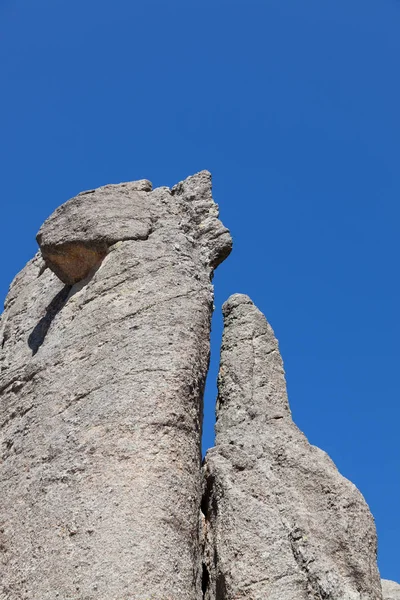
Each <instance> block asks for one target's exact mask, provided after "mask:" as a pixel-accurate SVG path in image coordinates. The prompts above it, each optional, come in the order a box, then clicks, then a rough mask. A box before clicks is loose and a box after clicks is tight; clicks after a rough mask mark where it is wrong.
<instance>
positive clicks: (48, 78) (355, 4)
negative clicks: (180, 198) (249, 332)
mask: <svg viewBox="0 0 400 600" xmlns="http://www.w3.org/2000/svg"><path fill="white" fill-rule="evenodd" d="M399 32H400V3H399V1H396V0H375V1H372V0H331V1H330V2H327V1H324V2H322V1H321V0H307V1H304V2H301V1H299V0H279V1H278V0H274V1H272V0H259V1H256V0H242V1H237V0H236V1H235V0H230V1H225V0H202V1H192V0H168V1H167V0H158V1H156V0H141V1H138V0H136V1H135V0H133V1H132V0H113V1H112V2H106V1H105V0H0V72H1V90H2V91H1V95H0V109H1V110H0V119H1V136H0V152H1V155H0V165H1V206H2V262H1V273H0V296H1V299H3V298H4V296H5V294H6V291H7V288H8V285H9V283H10V281H11V279H12V278H13V276H14V275H15V274H16V272H17V271H18V270H19V269H20V268H22V267H23V265H24V264H25V263H26V261H27V260H28V259H29V258H30V257H31V256H32V255H33V253H34V252H35V251H36V243H35V234H36V231H37V229H38V228H39V226H40V225H41V223H42V221H43V220H44V219H45V218H46V217H47V216H48V215H49V213H51V212H52V211H53V209H54V208H55V207H56V206H58V205H59V204H60V203H62V202H63V201H65V200H67V199H68V198H69V197H71V196H73V195H75V194H76V193H78V192H79V191H81V190H84V189H88V188H93V187H96V186H99V185H102V184H106V183H111V182H120V181H126V180H130V179H139V178H148V179H150V180H151V181H153V184H154V185H173V184H174V183H176V182H177V181H179V180H181V179H183V178H185V177H187V176H188V175H190V174H192V173H194V172H196V171H199V170H201V169H209V170H210V171H212V173H213V176H214V195H215V199H216V200H217V202H218V203H219V204H220V207H221V217H222V220H223V222H224V223H225V224H226V225H227V226H228V227H230V229H231V231H232V234H233V238H234V251H233V253H232V255H231V257H230V258H229V259H228V261H227V262H226V263H224V264H223V265H222V266H221V267H220V268H219V270H218V271H217V274H216V277H215V284H216V302H215V304H216V313H215V318H214V323H213V334H212V350H213V352H212V366H211V372H210V378H209V383H208V387H207V394H206V417H205V445H206V446H210V445H212V442H213V407H214V402H215V394H216V391H215V379H216V373H217V363H218V351H219V350H218V347H219V343H220V335H221V304H222V302H223V301H224V300H225V299H226V298H227V297H228V296H229V295H230V294H231V293H233V292H244V293H247V294H249V295H250V296H251V297H252V298H253V300H254V301H255V302H256V303H257V304H258V306H259V307H260V308H261V309H262V310H263V312H264V313H265V314H266V316H267V317H268V319H269V321H270V322H271V324H272V326H273V327H274V329H275V332H276V334H277V336H278V338H279V340H280V345H281V350H282V353H283V357H284V360H285V367H286V372H287V379H288V387H289V397H290V401H291V407H292V410H293V414H294V417H295V420H296V422H297V423H298V425H299V426H300V428H301V429H302V430H303V431H305V433H306V434H307V436H308V437H309V439H310V441H311V442H312V443H314V444H316V445H318V446H320V447H322V448H324V449H325V450H326V451H327V452H328V453H329V454H330V455H331V457H332V458H333V459H334V461H335V462H336V464H337V465H338V467H339V469H340V471H341V472H342V473H343V474H344V475H346V476H347V477H348V478H350V479H351V480H352V481H353V482H354V483H355V484H356V485H357V486H358V487H359V488H360V489H361V491H362V492H363V494H364V495H365V497H366V499H367V501H368V503H369V505H370V507H371V509H372V511H373V513H374V515H375V518H376V522H377V527H378V534H379V565H380V569H381V574H382V576H384V577H386V578H391V579H397V580H398V581H400V561H399V558H398V540H399V538H400V510H399V509H400V505H399V504H400V503H399V499H400V443H399V420H400V404H399V396H400V374H399V363H400V360H399V359H400V348H399V340H400V321H399V318H398V314H399V306H400V283H399V266H398V262H399V255H400V248H399V245H400V242H399V220H400V202H399V200H400V171H399V158H400V156H399V154H400V153H399V150H400V83H399V72H400V64H399V63H400V34H399Z"/></svg>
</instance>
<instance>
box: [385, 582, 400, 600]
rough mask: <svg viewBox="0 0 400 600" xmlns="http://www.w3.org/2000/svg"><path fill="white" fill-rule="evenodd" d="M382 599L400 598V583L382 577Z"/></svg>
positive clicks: (395, 599)
mask: <svg viewBox="0 0 400 600" xmlns="http://www.w3.org/2000/svg"><path fill="white" fill-rule="evenodd" d="M382 591H383V600H400V584H398V583H396V582H395V581H389V580H388V579H382Z"/></svg>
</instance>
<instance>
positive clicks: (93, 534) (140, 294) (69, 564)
mask: <svg viewBox="0 0 400 600" xmlns="http://www.w3.org/2000/svg"><path fill="white" fill-rule="evenodd" d="M150 190H151V186H150V184H149V183H148V182H146V181H142V182H134V183H127V184H120V185H114V186H105V187H103V188H100V189H99V190H94V191H92V192H86V193H84V194H80V195H79V196H77V197H76V198H74V199H72V200H70V201H69V202H67V203H66V204H65V205H63V206H62V207H60V208H59V209H57V210H56V211H55V213H54V214H53V215H52V216H51V217H50V218H49V219H48V220H47V221H46V222H45V224H44V225H43V227H42V228H41V230H40V232H39V234H38V241H39V243H40V245H41V250H42V254H43V257H44V259H45V261H46V262H44V261H43V258H42V256H41V255H40V253H39V254H38V255H37V256H35V257H34V259H33V260H32V261H31V262H30V263H28V265H27V266H26V267H25V269H23V271H22V272H21V273H20V274H19V275H17V277H16V278H15V280H14V282H13V284H12V285H11V288H10V292H9V295H8V297H7V300H6V304H5V312H4V313H3V315H2V318H1V322H0V428H1V429H0V435H1V440H0V441H1V463H0V521H1V522H0V598H1V599H2V600H3V599H4V600H22V599H24V600H27V599H32V600H56V599H57V598H60V600H71V599H74V600H78V599H79V600H92V599H96V600H128V599H129V600H133V599H134V600H149V599H150V598H151V599H154V600H197V599H199V598H201V597H202V592H201V557H200V549H199V541H198V535H199V527H198V522H199V521H198V520H199V512H200V500H201V477H200V461H201V455H200V436H201V411H202V394H203V387H204V381H205V376H206V372H207V368H208V361H209V329H210V317H211V312H212V303H213V291H212V285H211V283H210V278H211V275H212V271H213V268H215V267H216V266H217V265H218V264H219V262H221V261H222V260H223V259H224V258H225V257H226V256H227V255H228V254H229V251H230V248H231V238H230V235H229V232H228V231H227V230H226V229H225V228H224V227H223V226H222V224H221V223H220V221H219V220H218V208H217V206H216V205H215V204H214V202H213V200H212V197H211V178H210V174H209V173H208V172H205V171H204V172H201V173H199V174H197V175H195V176H193V177H190V178H189V179H187V180H186V181H184V182H182V183H180V184H178V185H177V186H175V188H173V189H172V190H170V189H168V188H158V189H155V190H154V191H150ZM46 264H47V266H48V267H50V268H47V267H46ZM53 271H54V272H53ZM56 275H58V277H59V278H61V279H62V281H63V282H64V283H62V282H61V281H60V279H59V278H58V277H57V276H56ZM82 277H86V279H84V280H82Z"/></svg>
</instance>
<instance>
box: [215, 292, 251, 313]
mask: <svg viewBox="0 0 400 600" xmlns="http://www.w3.org/2000/svg"><path fill="white" fill-rule="evenodd" d="M243 304H248V305H250V306H255V304H254V302H253V301H252V299H251V298H250V296H247V294H232V296H229V298H228V300H226V302H224V304H223V305H222V313H223V315H224V317H227V316H228V315H229V314H230V313H231V312H232V311H233V310H234V309H235V308H237V307H238V306H241V305H243Z"/></svg>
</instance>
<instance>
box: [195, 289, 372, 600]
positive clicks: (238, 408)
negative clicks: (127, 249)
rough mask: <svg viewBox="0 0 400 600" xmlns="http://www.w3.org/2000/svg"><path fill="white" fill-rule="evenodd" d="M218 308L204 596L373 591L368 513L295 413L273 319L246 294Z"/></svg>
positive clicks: (368, 599)
mask: <svg viewBox="0 0 400 600" xmlns="http://www.w3.org/2000/svg"><path fill="white" fill-rule="evenodd" d="M223 312H224V321H225V327H224V333H223V340H222V349H221V364H220V372H219V381H218V384H219V396H218V402H217V426H216V434H217V435H216V447H215V448H213V449H211V450H209V451H208V453H207V457H206V461H205V478H206V484H205V498H204V503H203V511H204V513H205V518H204V537H205V540H204V543H205V563H204V569H205V571H206V572H207V577H206V579H207V589H205V598H206V599H207V600H241V599H245V598H251V600H265V599H266V598H268V600H311V599H320V600H323V599H329V600H379V599H380V598H381V597H382V596H381V585H380V579H379V573H378V569H377V566H376V535H375V525H374V521H373V518H372V516H371V514H370V511H369V509H368V507H367V505H366V503H365V501H364V499H363V497H362V496H361V494H360V492H359V491H358V490H357V489H356V487H355V486H354V485H353V484H352V483H350V482H349V481H347V480H346V479H345V478H344V477H342V476H341V475H340V474H339V473H338V471H337V469H336V467H335V465H334V464H333V462H332V461H331V460H330V458H329V457H328V456H327V455H326V454H325V453H324V452H323V451H322V450H320V449H318V448H316V447H314V446H312V445H310V444H309V442H308V441H307V439H306V438H305V436H304V435H303V434H302V433H301V431H299V429H298V428H297V427H296V425H295V424H294V423H293V421H292V418H291V413H290V409H289V405H288V400H287V394H286V384H285V377H284V370H283V365H282V359H281V356H280V353H279V349H278V343H277V340H276V338H275V336H274V333H273V331H272V329H271V327H270V325H269V324H268V323H267V321H266V319H265V317H264V316H263V315H262V314H261V313H260V311H259V310H258V309H257V308H256V307H255V306H254V304H253V303H252V302H251V300H250V299H249V298H248V297H247V296H244V295H239V294H237V295H234V296H232V297H231V298H230V299H229V300H228V301H227V302H226V303H225V305H224V307H223Z"/></svg>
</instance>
